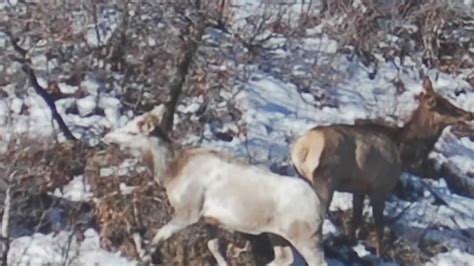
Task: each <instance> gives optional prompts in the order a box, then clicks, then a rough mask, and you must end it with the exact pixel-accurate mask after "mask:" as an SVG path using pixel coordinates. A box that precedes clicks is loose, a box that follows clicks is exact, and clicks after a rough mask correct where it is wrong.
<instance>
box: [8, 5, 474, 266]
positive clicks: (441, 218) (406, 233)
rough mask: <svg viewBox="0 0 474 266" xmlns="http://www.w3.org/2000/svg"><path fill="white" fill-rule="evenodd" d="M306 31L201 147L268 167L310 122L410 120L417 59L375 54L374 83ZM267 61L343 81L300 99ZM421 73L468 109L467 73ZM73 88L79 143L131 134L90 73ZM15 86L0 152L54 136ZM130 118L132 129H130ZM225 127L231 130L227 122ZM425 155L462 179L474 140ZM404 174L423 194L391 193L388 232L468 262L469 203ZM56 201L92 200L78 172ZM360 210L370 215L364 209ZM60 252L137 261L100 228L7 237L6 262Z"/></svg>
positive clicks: (360, 248) (471, 167) (472, 205)
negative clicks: (235, 116) (433, 244)
mask: <svg viewBox="0 0 474 266" xmlns="http://www.w3.org/2000/svg"><path fill="white" fill-rule="evenodd" d="M242 1H243V0H242ZM242 1H241V2H242ZM243 2H245V3H243V4H244V5H243V6H244V7H245V8H242V5H240V6H239V5H237V7H236V9H235V10H236V13H235V14H234V15H235V17H234V19H235V27H237V28H238V27H245V26H246V25H245V23H244V22H243V19H242V18H243V17H246V16H247V15H248V14H249V13H252V12H257V10H258V9H256V8H255V6H254V5H253V4H252V2H251V1H243ZM355 2H357V1H355ZM241 4H242V3H241ZM300 9H301V7H295V10H300ZM112 18H114V17H113V16H112ZM104 21H105V18H104ZM114 21H115V18H114ZM104 23H105V22H104ZM113 25H115V22H114V23H113ZM114 27H115V26H114ZM307 33H308V36H306V37H302V39H301V40H297V41H295V42H296V43H299V44H295V43H292V44H289V45H288V47H287V49H277V50H275V51H273V53H271V54H268V58H266V59H265V60H263V61H259V62H256V63H254V64H253V65H252V64H251V65H247V66H245V69H246V71H248V70H250V71H251V76H250V77H249V78H248V80H247V81H245V82H243V83H242V82H240V83H236V84H235V88H233V89H235V93H236V94H235V95H234V94H230V95H233V96H235V97H233V99H232V101H234V102H235V103H236V106H237V107H238V108H239V109H240V110H241V111H242V113H243V115H242V121H241V122H242V123H244V124H245V125H246V127H247V133H246V135H245V136H238V137H235V138H234V139H233V140H232V141H231V142H222V141H219V140H216V139H215V138H212V132H211V127H212V125H206V130H205V132H204V135H205V136H208V138H206V139H205V141H203V142H202V146H207V147H213V148H219V149H225V150H228V151H231V152H232V153H234V154H237V155H239V156H242V157H251V158H252V161H253V163H256V164H260V165H262V167H269V166H271V165H273V164H275V163H286V162H288V156H289V148H290V147H291V143H292V142H293V141H294V140H295V138H296V137H298V136H300V135H301V134H303V133H304V132H305V131H306V130H308V129H309V128H311V127H314V126H316V125H327V124H334V123H344V124H352V123H353V122H354V120H355V119H358V118H370V119H374V118H382V119H384V120H386V121H389V122H393V123H397V124H398V125H402V124H403V123H404V122H406V121H407V119H408V118H409V116H410V114H411V113H412V111H413V110H414V109H415V108H416V103H417V102H416V99H415V96H417V95H418V94H420V93H421V92H422V87H421V80H420V79H419V77H418V71H419V69H420V67H419V65H418V64H416V63H415V61H416V60H415V59H410V58H407V59H405V64H404V65H403V66H401V65H397V63H396V62H395V63H392V62H385V61H384V60H383V59H382V58H379V59H380V60H379V65H378V73H377V74H376V75H375V77H371V76H370V75H368V72H370V70H368V69H367V68H366V67H364V66H362V64H361V63H360V62H359V61H357V60H352V61H351V60H349V59H348V58H347V57H346V56H344V55H341V54H338V53H337V52H336V51H337V49H336V48H337V45H338V44H337V42H336V41H334V40H332V39H331V38H330V37H328V35H325V34H320V28H319V26H316V27H315V28H312V29H307ZM87 36H88V38H91V42H92V43H95V44H96V43H97V38H96V39H94V38H95V37H94V35H93V34H92V33H89V34H88V35H87ZM107 37H109V35H104V38H107ZM273 41H274V42H275V43H277V42H279V41H281V40H279V39H278V36H277V38H275V40H273ZM301 54H303V55H304V57H305V60H307V61H301V62H300V63H298V64H295V63H294V62H293V60H292V58H294V57H296V56H297V55H301ZM329 58H330V59H331V60H329ZM37 59H38V60H36V61H35V60H33V62H34V64H42V63H44V61H42V60H41V58H37ZM316 60H318V61H317V62H316ZM325 60H327V61H325ZM35 62H36V63H35ZM271 62H291V64H293V66H292V69H293V72H292V73H291V75H293V77H300V76H301V77H302V76H305V75H307V74H308V73H309V72H311V71H312V69H311V68H310V66H311V65H314V64H315V63H320V64H322V63H327V64H328V65H330V66H331V67H333V68H334V69H336V70H337V71H339V72H340V73H344V75H343V76H341V81H340V82H338V83H337V84H335V87H333V88H331V89H330V90H326V89H323V88H321V87H318V86H317V85H314V86H313V87H312V90H311V93H309V92H301V93H300V92H298V88H297V85H296V84H294V83H293V82H291V81H289V79H288V78H285V77H284V76H282V75H279V74H278V73H279V69H280V67H283V66H282V65H280V66H278V65H276V66H275V65H272V63H271ZM265 64H268V65H265ZM262 66H269V67H262ZM12 67H14V66H12ZM243 68H244V66H242V69H243ZM428 74H429V75H430V76H431V77H432V81H433V85H434V88H435V90H436V91H437V92H439V93H440V94H442V95H443V96H445V97H446V98H448V99H449V100H451V101H452V102H453V103H455V104H456V105H458V106H459V107H462V108H464V109H466V110H469V111H474V89H473V88H472V87H471V86H470V85H469V84H468V83H467V82H466V81H464V79H463V77H464V76H463V75H464V74H462V73H461V74H460V75H458V76H453V75H447V74H443V73H439V72H437V71H436V70H430V71H429V72H428ZM435 77H437V78H435ZM394 79H398V80H400V81H402V82H403V84H404V85H405V89H406V90H405V91H404V92H402V93H401V94H397V91H396V88H395V87H394V85H393V82H392V81H393V80H394ZM40 84H41V82H40ZM79 87H80V89H83V90H85V91H86V92H87V95H88V96H86V97H84V98H80V99H76V98H74V97H68V98H65V99H61V100H58V101H57V102H56V104H57V106H58V111H59V112H60V114H61V115H62V116H63V118H64V120H65V122H66V123H67V124H68V126H69V127H70V128H71V130H72V132H73V134H74V135H75V136H77V137H79V138H81V137H82V138H86V139H87V140H88V141H89V143H91V144H96V143H98V142H99V141H100V135H101V134H102V133H104V132H109V131H114V130H117V129H118V130H117V131H116V132H128V131H130V130H131V131H133V130H135V129H133V127H134V124H133V119H132V118H133V117H134V115H133V114H131V113H126V114H123V113H122V111H121V103H120V101H119V100H118V99H117V98H116V95H115V94H113V93H111V92H105V90H104V88H103V87H102V85H101V84H100V83H99V82H97V81H95V80H94V78H93V77H87V78H86V80H85V81H83V82H82V84H81V86H79ZM79 87H71V86H68V85H65V84H59V88H60V90H61V91H62V92H63V93H65V94H72V93H74V92H75V91H77V90H79ZM460 88H464V89H465V90H466V93H463V94H460V95H459V96H456V95H455V93H454V91H455V90H457V89H460ZM14 89H15V87H14V86H13V85H11V86H9V85H7V86H4V87H3V88H2V90H3V91H5V92H6V93H7V94H8V96H7V97H5V98H0V139H1V140H2V145H0V149H2V147H3V148H4V147H5V145H4V144H6V143H7V141H8V140H9V139H10V138H11V137H12V136H14V135H16V134H20V133H27V134H28V135H29V136H30V137H39V136H49V135H51V134H52V133H53V132H55V130H54V127H53V125H52V122H51V113H50V112H49V109H48V108H47V106H46V104H45V103H44V102H43V100H42V99H41V98H40V97H39V96H38V95H36V94H35V93H34V91H33V89H31V88H30V89H29V93H28V95H27V96H26V97H23V98H19V97H17V96H16V94H15V93H14ZM323 90H324V92H325V93H326V94H327V96H328V97H329V98H330V99H331V100H332V101H334V104H332V105H327V106H323V105H319V104H318V103H315V100H314V97H313V95H314V94H315V93H316V94H317V93H319V92H322V91H323ZM201 100H202V99H201ZM201 100H199V99H197V100H196V101H201ZM196 101H194V102H193V101H190V102H191V103H190V104H187V105H186V104H185V105H184V106H180V108H181V109H179V110H180V111H181V112H191V113H192V112H193V110H195V109H196V106H197V105H196V104H195V102H196ZM73 106H75V108H77V110H78V112H77V114H76V113H74V114H73V113H68V112H67V111H66V110H68V109H71V108H72V107H73ZM96 108H101V109H103V110H104V112H103V114H104V115H99V114H96V113H95V111H94V110H96ZM25 110H27V111H25ZM130 121H131V123H128V124H127V122H130ZM225 126H229V127H232V125H225ZM192 140H193V136H189V142H192ZM183 142H186V140H183ZM432 157H433V158H435V159H436V160H437V161H438V162H439V163H442V162H450V163H451V164H452V165H453V166H455V167H456V168H457V169H459V170H460V171H461V173H460V174H463V173H467V172H469V171H472V172H474V143H473V142H472V141H471V140H470V139H469V138H467V137H465V138H461V139H458V138H456V137H455V136H454V135H453V134H451V133H450V131H449V129H447V130H445V131H444V133H443V135H442V136H441V138H440V140H439V141H438V143H437V146H436V150H435V151H434V152H433V153H432ZM402 178H403V180H404V182H411V183H412V184H414V186H415V187H416V188H417V192H419V193H421V195H422V196H420V197H418V198H417V200H416V201H414V202H408V201H404V200H401V199H397V198H395V197H392V198H391V199H390V200H389V201H388V203H387V207H386V210H385V215H386V216H389V217H394V216H396V215H398V214H399V213H400V212H402V210H403V211H404V212H403V214H402V215H401V216H400V218H399V219H398V220H397V221H396V222H395V224H393V225H392V226H391V228H392V229H393V230H394V231H395V232H396V234H397V236H399V237H400V238H403V239H406V240H408V241H409V242H410V241H411V242H412V243H414V245H416V244H417V243H418V241H419V240H420V238H421V237H423V238H425V239H427V241H437V242H443V245H444V246H446V247H447V250H448V252H445V253H440V254H437V255H436V256H434V257H433V258H432V259H431V262H429V263H427V265H474V199H471V198H467V197H462V196H459V195H457V194H454V193H452V192H451V191H450V190H449V189H448V187H447V185H446V182H445V181H444V179H440V180H438V181H422V180H421V179H420V178H418V177H416V176H410V175H408V174H405V175H404V176H403V177H402ZM422 182H425V183H426V184H427V185H428V186H430V187H431V188H432V189H433V190H434V191H436V192H437V193H438V195H439V196H441V197H442V198H443V199H444V200H445V201H446V202H447V203H448V206H443V205H437V204H436V203H435V199H434V198H433V196H432V195H431V193H429V192H428V190H427V189H426V187H425V186H424V185H423V184H422ZM54 195H55V196H58V197H64V198H66V199H68V200H72V201H81V200H83V201H85V200H89V199H90V197H91V194H90V191H89V187H88V184H86V183H85V180H84V178H83V177H82V176H77V177H75V178H74V179H73V180H72V181H71V183H70V184H69V185H67V186H66V187H64V189H63V191H62V192H61V191H55V192H54ZM350 208H352V204H351V195H350V194H347V193H336V194H335V196H334V199H333V202H332V204H331V206H330V210H331V211H335V210H338V209H339V210H348V209H350ZM364 212H365V213H368V214H371V210H370V209H369V208H368V207H367V206H366V208H365V209H364ZM370 217H371V216H370ZM340 233H341V228H337V227H336V226H335V225H333V224H332V223H331V222H330V221H329V220H328V219H327V220H326V221H325V225H324V234H325V236H326V237H327V236H329V235H331V234H340ZM359 242H360V243H359V245H357V246H356V247H354V248H353V249H354V251H356V252H357V253H358V254H359V255H360V256H361V257H362V256H364V254H370V252H369V251H367V250H365V248H364V245H363V244H364V242H365V241H363V240H361V241H359ZM66 254H67V255H66ZM65 255H66V256H67V257H68V258H69V261H70V262H71V263H72V264H73V265H90V264H95V263H97V264H95V265H112V264H113V265H134V262H131V261H128V260H126V259H125V258H122V257H119V255H118V254H114V253H110V252H106V251H104V250H102V249H101V248H100V246H99V237H98V235H97V232H95V231H94V230H93V229H89V230H87V231H86V233H85V240H84V241H82V242H78V241H76V236H75V235H71V233H70V232H65V231H61V232H59V233H56V234H53V233H51V234H49V235H43V234H39V233H38V234H35V235H32V236H23V237H21V238H17V239H14V240H13V242H12V244H11V250H10V253H9V261H11V262H12V263H19V265H27V264H28V262H29V263H33V264H39V263H46V262H49V263H57V262H59V261H61V259H62V258H64V256H65ZM330 265H341V263H340V262H338V261H335V260H331V261H330Z"/></svg>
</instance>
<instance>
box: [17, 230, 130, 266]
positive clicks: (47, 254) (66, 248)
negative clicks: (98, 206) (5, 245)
mask: <svg viewBox="0 0 474 266" xmlns="http://www.w3.org/2000/svg"><path fill="white" fill-rule="evenodd" d="M84 237H85V238H84V240H83V241H81V242H79V241H78V240H77V237H76V235H75V234H71V233H70V232H65V231H60V232H58V233H57V234H55V233H51V234H47V235H44V234H40V233H36V234H34V235H32V236H23V237H19V238H16V239H14V240H13V241H12V242H11V244H10V251H9V253H8V259H9V260H8V261H9V264H10V265H45V264H53V265H58V264H68V265H97V266H101V265H104V266H105V265H123V266H126V265H136V262H133V261H129V260H127V259H126V258H124V257H121V256H120V255H119V254H118V253H111V252H107V251H105V250H103V249H101V248H100V239H99V235H98V234H97V232H96V231H95V230H93V229H87V230H86V231H85V232H84ZM65 260H67V261H65ZM65 262H67V263H65Z"/></svg>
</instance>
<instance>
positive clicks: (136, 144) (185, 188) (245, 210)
mask: <svg viewBox="0 0 474 266" xmlns="http://www.w3.org/2000/svg"><path fill="white" fill-rule="evenodd" d="M161 113H162V112H157V113H156V114H153V113H151V114H149V115H146V116H144V119H143V120H140V121H138V124H139V125H138V127H139V129H140V132H138V133H137V134H135V136H133V138H132V140H130V139H129V138H128V139H127V138H121V137H120V136H113V135H109V138H108V139H109V142H115V143H118V144H119V145H121V146H122V147H124V146H125V147H132V148H135V150H137V149H138V150H139V152H140V153H141V155H143V156H144V160H145V161H146V162H148V164H149V165H150V168H151V169H152V171H153V173H154V177H155V179H156V181H157V183H159V184H161V185H162V186H164V188H165V189H166V194H167V196H168V199H169V202H170V204H171V206H172V207H173V208H174V215H173V218H172V219H171V220H170V221H169V222H168V223H167V224H166V225H164V226H163V227H162V228H160V229H159V230H158V232H157V233H156V235H155V236H154V238H153V241H152V245H153V246H156V245H158V244H159V243H161V242H163V241H165V240H166V239H168V238H169V237H171V236H172V235H173V234H174V233H176V232H178V231H180V230H181V229H183V228H185V227H187V226H189V225H192V224H194V223H197V222H198V221H200V220H201V221H204V222H209V223H212V224H216V225H220V226H222V227H224V228H226V229H228V230H231V231H239V232H243V233H247V234H254V235H259V234H261V233H272V234H275V235H279V236H281V237H283V238H284V239H286V240H288V241H289V242H290V243H291V244H292V245H293V246H294V247H295V248H296V250H298V251H299V252H300V253H301V255H302V256H303V258H304V259H305V260H306V262H307V263H308V264H309V265H327V263H326V261H325V259H324V252H323V250H322V224H323V220H324V218H323V216H322V215H323V212H324V211H323V210H322V208H323V206H322V205H321V204H320V201H319V198H318V196H317V194H316V193H315V191H314V189H313V188H312V187H311V186H310V185H308V184H307V182H306V181H304V180H301V179H296V178H293V177H289V176H282V175H277V174H274V173H272V172H270V171H269V170H265V169H262V168H260V167H257V166H253V165H250V164H247V163H244V162H241V161H239V160H237V159H235V158H233V157H232V156H230V155H227V154H225V153H222V152H218V151H215V150H210V149H204V148H193V149H176V148H175V147H174V146H173V145H172V143H171V142H170V140H169V139H168V138H167V137H166V134H165V133H164V132H163V131H162V130H161V129H160V127H159V126H158V125H159V122H160V118H161ZM295 202H305V204H306V203H307V204H308V206H306V205H301V206H299V205H295ZM208 247H209V250H210V251H211V253H212V254H213V255H214V257H215V258H216V260H217V262H218V264H219V265H226V262H225V260H224V258H223V257H222V255H220V253H219V252H218V248H217V240H216V239H213V240H211V241H209V242H208ZM279 248H281V247H279ZM283 252H285V251H284V250H279V249H278V250H277V249H276V248H275V247H274V253H275V259H274V261H273V262H272V263H271V264H280V263H283V264H286V265H288V264H289V263H291V261H290V262H288V261H286V262H282V260H283V259H282V257H283V255H284V257H285V258H287V255H286V254H283ZM285 253H286V252H285Z"/></svg>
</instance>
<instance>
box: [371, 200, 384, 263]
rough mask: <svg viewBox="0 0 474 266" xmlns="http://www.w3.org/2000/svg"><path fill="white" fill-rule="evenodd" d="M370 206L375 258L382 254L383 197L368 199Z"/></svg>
mask: <svg viewBox="0 0 474 266" xmlns="http://www.w3.org/2000/svg"><path fill="white" fill-rule="evenodd" d="M370 202H371V204H372V212H373V215H374V222H375V233H376V236H377V256H380V255H381V254H382V252H383V229H384V225H383V210H384V209H385V198H384V197H373V198H371V199H370Z"/></svg>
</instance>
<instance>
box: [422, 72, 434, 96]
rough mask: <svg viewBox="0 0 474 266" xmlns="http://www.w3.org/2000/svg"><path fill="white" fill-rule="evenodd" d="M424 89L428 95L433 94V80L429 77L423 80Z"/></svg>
mask: <svg viewBox="0 0 474 266" xmlns="http://www.w3.org/2000/svg"><path fill="white" fill-rule="evenodd" d="M423 89H424V90H425V92H426V94H433V93H434V90H433V84H431V80H430V78H429V77H428V76H425V77H424V78H423Z"/></svg>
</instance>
